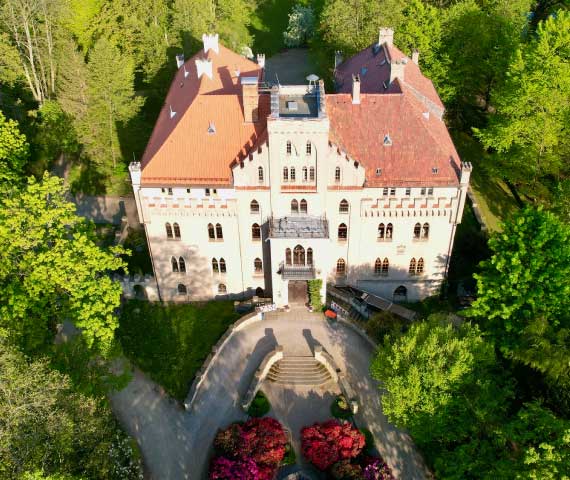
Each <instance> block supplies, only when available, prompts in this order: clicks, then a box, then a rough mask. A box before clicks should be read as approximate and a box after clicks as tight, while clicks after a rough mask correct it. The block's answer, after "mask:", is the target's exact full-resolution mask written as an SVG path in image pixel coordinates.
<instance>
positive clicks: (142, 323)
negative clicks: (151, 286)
mask: <svg viewBox="0 0 570 480" xmlns="http://www.w3.org/2000/svg"><path fill="white" fill-rule="evenodd" d="M238 318H239V315H238V314H236V313H235V312H234V309H233V303H232V302H209V303H206V304H202V305H200V306H198V305H195V304H182V305H163V304H158V303H156V304H154V303H149V302H146V301H141V300H130V301H129V302H127V303H126V304H125V305H124V307H123V309H122V312H121V316H120V323H119V329H118V331H117V336H118V338H119V341H120V343H121V346H122V348H123V351H124V353H125V355H126V356H127V357H128V358H129V359H130V360H131V361H132V362H133V363H134V364H135V365H137V366H138V367H139V368H140V369H141V370H143V371H144V372H145V373H147V374H148V375H149V376H150V377H151V378H152V379H153V380H154V381H156V382H157V383H159V384H160V385H162V386H163V387H164V388H165V389H166V391H167V392H168V393H169V394H171V395H172V396H173V397H175V398H177V399H178V400H180V401H182V400H184V398H185V397H186V395H187V393H188V389H189V387H190V383H191V382H192V379H193V378H194V375H195V374H196V371H197V370H198V369H199V368H200V367H201V366H202V362H203V361H204V359H205V358H206V357H207V356H208V354H209V353H210V351H211V348H212V346H213V345H214V344H215V343H216V342H217V341H218V339H219V338H220V337H221V336H222V334H223V333H224V332H225V331H226V330H227V328H228V326H229V325H230V324H232V323H233V322H235V321H236V320H237V319H238Z"/></svg>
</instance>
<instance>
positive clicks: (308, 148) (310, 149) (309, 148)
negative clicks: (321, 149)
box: [305, 140, 313, 155]
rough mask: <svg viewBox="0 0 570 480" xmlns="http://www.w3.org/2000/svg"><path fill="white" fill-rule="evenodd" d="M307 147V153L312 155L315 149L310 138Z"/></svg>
mask: <svg viewBox="0 0 570 480" xmlns="http://www.w3.org/2000/svg"><path fill="white" fill-rule="evenodd" d="M305 148H306V149H305V153H306V154H307V155H310V154H311V152H312V151H313V148H312V145H311V141H310V140H307V146H306V147H305Z"/></svg>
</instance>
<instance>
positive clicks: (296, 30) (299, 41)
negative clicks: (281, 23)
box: [283, 5, 315, 47]
mask: <svg viewBox="0 0 570 480" xmlns="http://www.w3.org/2000/svg"><path fill="white" fill-rule="evenodd" d="M314 29H315V13H314V12H313V9H312V8H311V7H306V6H303V5H294V6H293V10H292V11H291V13H290V14H289V25H288V26H287V30H286V31H285V32H283V40H284V42H285V45H286V46H287V47H300V46H301V45H305V44H306V43H307V40H309V39H310V38H311V37H312V35H313V32H314Z"/></svg>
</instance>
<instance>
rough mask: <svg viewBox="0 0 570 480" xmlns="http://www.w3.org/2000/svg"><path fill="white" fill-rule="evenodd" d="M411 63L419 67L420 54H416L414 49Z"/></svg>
mask: <svg viewBox="0 0 570 480" xmlns="http://www.w3.org/2000/svg"><path fill="white" fill-rule="evenodd" d="M412 62H414V63H415V64H416V65H419V63H420V52H418V51H417V50H416V49H415V48H414V51H413V52H412Z"/></svg>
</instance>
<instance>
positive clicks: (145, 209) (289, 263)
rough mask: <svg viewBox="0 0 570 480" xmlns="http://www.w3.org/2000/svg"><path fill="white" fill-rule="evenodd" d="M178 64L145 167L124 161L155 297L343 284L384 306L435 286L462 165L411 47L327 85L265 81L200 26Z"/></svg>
mask: <svg viewBox="0 0 570 480" xmlns="http://www.w3.org/2000/svg"><path fill="white" fill-rule="evenodd" d="M203 41H204V48H203V50H201V51H200V52H199V53H197V54H196V55H195V56H194V57H192V58H191V59H189V60H187V61H184V59H183V58H181V57H180V56H179V57H177V63H178V67H179V68H178V71H177V73H176V75H175V78H174V81H173V82H172V86H171V87H170V90H169V92H168V95H167V97H166V102H165V104H164V107H163V108H162V111H161V112H160V115H159V118H158V120H157V123H156V126H155V128H154V131H153V133H152V136H151V138H150V141H149V143H148V146H147V148H146V151H145V153H144V156H143V158H142V160H141V162H133V163H132V164H131V165H130V167H129V170H130V174H131V180H132V185H133V190H134V195H135V198H136V203H137V208H138V214H139V219H140V221H141V223H142V224H143V225H144V227H145V231H146V236H147V239H148V245H149V250H150V254H151V257H152V263H153V267H154V272H155V276H156V280H157V284H158V289H159V294H160V298H161V299H162V300H164V301H191V300H205V299H215V298H220V299H226V298H236V299H237V298H243V297H244V296H245V297H247V296H252V295H259V296H271V297H272V298H273V301H274V302H275V303H276V304H277V306H283V305H288V304H291V303H295V302H302V301H304V300H305V298H304V292H305V291H306V287H305V284H306V282H307V281H308V280H311V279H322V280H323V289H322V294H323V296H324V295H325V292H326V286H327V284H328V285H337V286H338V285H350V286H354V287H356V288H358V289H360V290H363V291H366V292H370V293H373V294H376V295H378V296H381V297H384V298H386V299H388V300H395V301H399V300H408V301H415V300H420V299H422V298H424V297H426V296H429V295H433V294H436V293H437V292H438V289H439V287H440V286H441V283H442V281H443V280H444V279H445V276H446V274H447V270H448V266H449V260H450V256H451V251H452V248H453V240H454V236H455V231H456V228H457V225H458V224H459V223H460V221H461V216H462V213H463V207H464V204H465V198H466V195H467V189H468V185H469V176H470V173H471V165H470V164H468V163H462V162H461V161H460V159H459V156H458V154H457V151H456V150H455V147H454V146H453V143H452V140H451V138H450V136H449V133H448V131H447V128H446V126H445V124H444V121H443V114H444V106H443V104H442V102H441V100H440V99H439V97H438V95H437V92H436V91H435V88H434V86H433V84H432V82H431V81H430V80H429V79H427V78H426V77H424V76H423V75H422V73H421V71H420V68H419V67H418V54H417V53H414V54H413V55H412V58H408V57H407V56H405V55H404V54H403V53H402V52H401V51H400V50H398V49H397V48H396V47H395V46H394V45H393V31H392V30H391V29H381V30H380V35H379V40H378V43H375V44H373V45H371V46H370V47H369V48H367V49H365V50H363V51H361V52H360V53H358V54H356V55H355V56H354V57H352V58H350V59H347V60H345V61H342V59H341V58H340V54H338V55H337V59H336V62H335V63H336V68H335V83H336V92H334V93H328V92H326V91H325V88H324V83H323V82H322V81H318V80H317V79H316V77H314V76H312V77H309V78H315V80H308V81H307V83H306V84H304V85H280V84H271V83H268V82H267V81H266V79H265V76H264V67H265V57H264V56H263V55H257V59H256V60H257V62H253V61H250V60H248V59H247V58H245V57H242V56H240V55H238V54H236V53H234V52H232V51H230V50H229V49H227V48H225V47H224V46H223V45H221V44H220V43H219V42H218V36H217V35H204V37H203Z"/></svg>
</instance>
